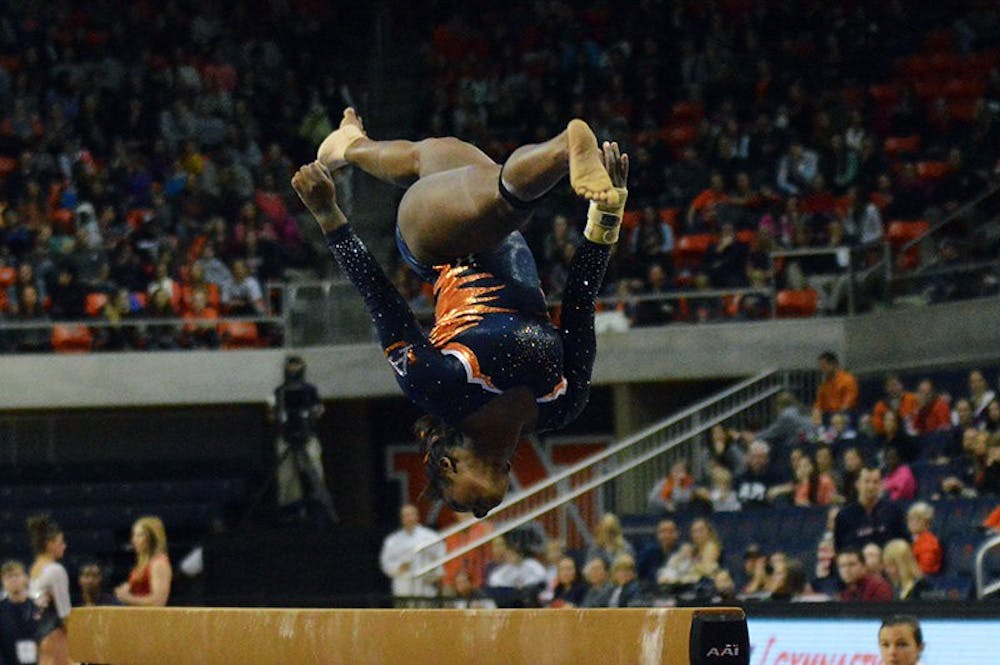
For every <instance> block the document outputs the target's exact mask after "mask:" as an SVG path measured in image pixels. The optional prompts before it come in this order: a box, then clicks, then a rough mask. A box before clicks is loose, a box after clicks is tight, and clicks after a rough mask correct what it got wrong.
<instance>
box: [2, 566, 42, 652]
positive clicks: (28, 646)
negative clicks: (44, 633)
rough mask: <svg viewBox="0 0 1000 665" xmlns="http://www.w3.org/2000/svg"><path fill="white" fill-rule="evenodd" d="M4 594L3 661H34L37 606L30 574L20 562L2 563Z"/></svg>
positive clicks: (36, 649)
mask: <svg viewBox="0 0 1000 665" xmlns="http://www.w3.org/2000/svg"><path fill="white" fill-rule="evenodd" d="M0 577H2V578H3V591H4V595H5V597H4V598H3V599H2V600H0V663H12V664H13V663H34V662H36V661H37V660H38V646H37V644H36V642H35V640H36V633H37V632H38V608H37V607H36V606H35V604H34V603H33V602H31V599H30V598H28V574H27V573H26V572H25V570H24V564H22V563H21V562H20V561H4V563H3V565H2V566H0Z"/></svg>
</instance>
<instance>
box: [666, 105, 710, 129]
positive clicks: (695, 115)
mask: <svg viewBox="0 0 1000 665" xmlns="http://www.w3.org/2000/svg"><path fill="white" fill-rule="evenodd" d="M704 113H705V107H704V105H703V104H702V103H701V102H690V101H683V102H676V103H675V104H674V106H673V108H672V109H671V113H670V120H671V122H672V123H678V124H679V123H685V122H698V121H700V120H701V118H702V116H703V115H704Z"/></svg>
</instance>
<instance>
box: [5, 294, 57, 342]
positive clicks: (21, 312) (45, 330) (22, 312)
mask: <svg viewBox="0 0 1000 665" xmlns="http://www.w3.org/2000/svg"><path fill="white" fill-rule="evenodd" d="M17 302H18V305H17V311H16V313H15V314H14V316H13V317H11V318H12V320H14V321H17V322H19V323H31V324H35V325H37V326H38V327H37V328H36V327H32V328H21V329H19V330H17V331H16V332H15V333H14V348H16V349H17V350H18V351H21V352H25V353H37V352H39V351H48V350H50V349H51V348H52V345H51V339H52V330H51V326H50V325H48V321H49V316H48V314H46V313H45V308H44V307H43V306H42V302H41V301H40V300H39V299H38V291H36V290H35V287H33V286H25V287H23V288H22V289H21V291H20V293H19V294H18V296H17Z"/></svg>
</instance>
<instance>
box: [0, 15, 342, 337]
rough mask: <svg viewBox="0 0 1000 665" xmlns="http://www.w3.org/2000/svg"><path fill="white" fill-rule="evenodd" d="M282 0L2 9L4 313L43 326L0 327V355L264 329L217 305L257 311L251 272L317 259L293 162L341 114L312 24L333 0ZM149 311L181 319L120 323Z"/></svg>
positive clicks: (307, 265)
mask: <svg viewBox="0 0 1000 665" xmlns="http://www.w3.org/2000/svg"><path fill="white" fill-rule="evenodd" d="M292 5H294V6H292ZM292 5H286V4H280V3H279V4H273V3H267V2H251V3H239V7H238V8H237V9H236V11H233V12H228V11H226V10H225V9H224V3H219V2H202V3H189V2H175V3H169V4H168V5H167V6H163V7H161V6H160V5H158V4H156V3H148V2H138V3H130V4H129V5H128V7H127V8H125V9H123V8H122V6H121V5H120V3H115V2H107V1H98V2H88V3H86V4H85V5H81V4H80V3H77V2H72V1H69V0H59V1H56V2H44V3H37V2H30V3H15V4H14V5H11V6H10V7H7V8H6V10H5V11H4V12H3V15H2V16H0V322H3V321H6V322H15V323H20V324H26V325H27V324H39V327H36V328H27V327H19V328H16V329H11V330H8V331H7V332H6V333H5V334H4V335H3V336H2V337H0V352H2V351H39V350H45V349H49V348H51V347H53V346H54V347H56V348H57V349H58V350H63V349H65V350H72V349H79V348H84V349H87V348H97V349H104V350H121V349H133V348H154V349H160V348H205V347H216V346H218V345H220V344H223V345H227V344H228V345H232V346H236V345H240V346H256V345H265V344H268V343H271V342H275V341H277V339H276V338H277V335H278V332H279V331H278V330H276V329H271V328H267V329H260V330H258V329H257V327H256V326H255V325H253V324H252V323H250V324H248V323H245V322H244V323H243V324H240V325H233V326H228V325H216V322H215V321H214V319H216V318H218V317H220V316H223V317H230V316H237V317H240V316H242V317H258V318H259V317H260V316H261V315H263V314H265V313H267V312H269V311H271V305H272V303H271V301H270V298H269V294H268V293H265V292H263V289H262V286H263V285H266V283H267V282H269V281H281V280H282V279H284V278H285V275H286V272H287V270H288V269H290V268H299V269H302V270H305V271H307V273H311V271H312V270H313V268H314V267H315V266H316V258H315V257H316V252H315V250H314V249H313V247H312V245H311V244H310V242H309V240H308V238H307V237H306V236H304V235H303V232H302V231H300V229H299V226H298V223H297V220H296V218H295V214H294V211H295V208H292V207H291V206H290V204H291V203H292V199H293V198H294V196H293V194H292V192H291V189H290V186H289V178H290V177H291V173H292V166H293V164H295V163H297V161H299V160H303V159H306V158H308V156H309V155H310V154H311V153H312V151H313V150H314V149H315V148H314V146H315V145H316V144H317V143H318V141H319V140H321V139H322V137H323V136H325V134H326V132H328V131H329V129H330V122H329V120H328V118H327V109H334V111H335V112H339V106H338V105H339V103H340V102H339V96H338V95H339V93H338V86H339V81H338V80H337V77H336V74H335V71H336V66H337V65H336V63H337V62H341V61H338V60H337V54H338V46H337V44H339V43H342V41H343V40H334V42H333V43H330V42H329V41H328V40H325V39H319V38H318V36H319V35H321V34H323V30H325V29H327V28H328V27H329V25H328V23H329V20H330V18H331V12H332V9H331V8H330V7H327V6H326V5H325V4H324V3H310V6H309V7H303V6H300V5H302V3H292ZM303 11H307V12H308V20H305V19H304V18H303V14H302V12H303ZM331 61H333V63H334V64H331V65H329V66H324V67H323V68H322V69H318V68H317V67H315V66H314V65H315V63H317V62H331ZM335 98H336V99H335ZM334 107H336V108H334ZM293 158H294V160H293ZM307 232H308V231H307ZM311 274H315V273H311ZM161 318H165V319H174V320H175V321H173V322H172V324H166V323H164V324H158V323H157V322H155V321H154V322H150V323H146V324H144V325H142V326H130V325H128V321H129V319H161ZM181 318H190V319H197V320H198V321H197V322H193V323H187V322H184V323H182V322H180V321H177V319H181ZM49 321H76V322H80V323H83V322H88V321H90V322H98V321H100V322H103V323H105V324H107V325H106V326H104V327H100V328H96V329H94V330H90V329H88V327H86V326H82V325H73V326H66V325H60V326H57V327H56V329H55V331H53V330H52V329H51V326H50V325H48V323H47V322H49Z"/></svg>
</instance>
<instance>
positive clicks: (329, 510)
mask: <svg viewBox="0 0 1000 665" xmlns="http://www.w3.org/2000/svg"><path fill="white" fill-rule="evenodd" d="M269 406H270V412H269V415H270V418H271V420H272V421H273V422H275V423H276V424H277V442H276V449H275V452H276V454H277V459H278V464H277V469H276V471H275V473H276V476H277V483H278V508H279V510H280V512H281V515H282V517H283V518H285V519H295V518H298V519H303V518H306V517H309V516H310V513H313V515H312V516H313V517H315V518H317V519H319V520H322V519H324V518H326V519H328V520H329V521H330V522H332V523H335V522H337V521H338V519H337V514H336V511H335V510H334V508H333V500H332V499H331V498H330V493H329V491H328V490H327V488H326V479H325V476H324V473H323V450H322V448H321V447H320V443H319V437H318V436H317V435H316V423H317V421H318V420H319V417H320V416H321V415H323V403H322V402H321V401H320V399H319V392H318V391H317V390H316V386H314V385H312V384H311V383H308V382H307V381H306V363H305V361H304V360H303V359H302V358H300V357H299V356H289V357H288V358H286V359H285V368H284V382H283V383H282V384H281V385H280V386H278V387H277V388H275V390H274V396H273V397H272V398H270V400H269ZM317 508H321V509H322V512H321V513H315V511H316V509H317Z"/></svg>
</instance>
